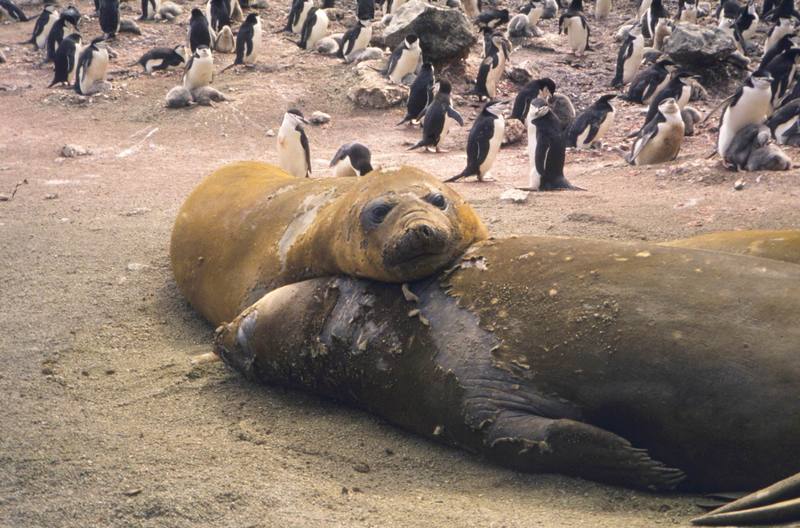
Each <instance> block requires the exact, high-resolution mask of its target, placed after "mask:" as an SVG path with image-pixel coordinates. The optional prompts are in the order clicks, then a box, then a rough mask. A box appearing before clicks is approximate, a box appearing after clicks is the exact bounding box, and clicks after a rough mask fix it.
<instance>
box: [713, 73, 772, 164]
mask: <svg viewBox="0 0 800 528" xmlns="http://www.w3.org/2000/svg"><path fill="white" fill-rule="evenodd" d="M771 96H772V91H771V90H769V89H766V90H757V89H753V88H749V87H745V89H744V90H743V91H742V96H741V97H740V98H739V100H738V101H737V102H736V106H729V107H728V108H726V109H725V112H724V113H723V114H722V122H721V123H720V126H719V140H718V141H717V151H718V152H719V153H720V155H724V154H725V151H726V150H728V146H729V145H730V143H731V141H733V138H734V136H736V133H737V132H738V131H739V130H741V129H742V128H744V127H745V126H747V125H750V124H758V123H762V122H763V121H764V120H765V119H766V118H767V115H768V114H769V112H770V101H771V99H772V97H771Z"/></svg>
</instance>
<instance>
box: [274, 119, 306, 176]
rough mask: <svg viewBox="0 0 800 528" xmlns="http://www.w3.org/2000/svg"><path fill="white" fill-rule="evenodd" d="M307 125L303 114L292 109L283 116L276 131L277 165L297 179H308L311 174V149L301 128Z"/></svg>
mask: <svg viewBox="0 0 800 528" xmlns="http://www.w3.org/2000/svg"><path fill="white" fill-rule="evenodd" d="M307 124H308V121H306V119H305V118H304V117H303V113H302V112H301V111H300V110H297V109H294V108H292V109H290V110H289V111H287V112H286V113H285V114H284V115H283V123H281V128H280V130H278V138H277V139H278V144H277V150H278V165H279V166H280V167H281V168H282V169H283V170H285V171H286V172H288V173H289V174H291V175H293V176H296V177H297V178H308V177H309V175H310V174H311V149H310V148H309V146H308V137H307V136H306V131H305V129H304V128H303V125H307Z"/></svg>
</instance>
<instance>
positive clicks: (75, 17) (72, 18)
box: [60, 5, 81, 28]
mask: <svg viewBox="0 0 800 528" xmlns="http://www.w3.org/2000/svg"><path fill="white" fill-rule="evenodd" d="M60 18H62V19H64V20H66V21H67V22H69V23H70V24H72V25H73V26H74V27H75V28H77V27H78V25H79V24H80V21H81V13H80V11H78V8H76V7H75V6H73V5H71V6H69V7H67V8H66V9H65V10H64V11H62V12H61V16H60Z"/></svg>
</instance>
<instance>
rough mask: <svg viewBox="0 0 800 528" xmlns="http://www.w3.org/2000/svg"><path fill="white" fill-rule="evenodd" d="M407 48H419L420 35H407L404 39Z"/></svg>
mask: <svg viewBox="0 0 800 528" xmlns="http://www.w3.org/2000/svg"><path fill="white" fill-rule="evenodd" d="M404 43H405V46H406V49H419V37H418V36H416V35H415V34H414V33H411V34H410V35H408V36H406V39H405V41H404Z"/></svg>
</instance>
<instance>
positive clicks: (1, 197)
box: [0, 193, 11, 202]
mask: <svg viewBox="0 0 800 528" xmlns="http://www.w3.org/2000/svg"><path fill="white" fill-rule="evenodd" d="M9 200H11V196H9V195H7V194H5V193H0V202H7V201H9Z"/></svg>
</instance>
